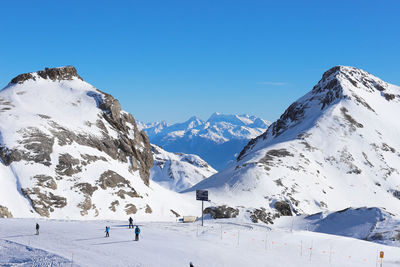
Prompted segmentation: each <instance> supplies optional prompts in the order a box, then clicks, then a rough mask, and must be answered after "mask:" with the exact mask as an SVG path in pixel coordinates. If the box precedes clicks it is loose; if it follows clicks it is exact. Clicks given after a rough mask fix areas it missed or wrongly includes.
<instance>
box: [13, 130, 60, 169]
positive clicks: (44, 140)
mask: <svg viewBox="0 0 400 267" xmlns="http://www.w3.org/2000/svg"><path fill="white" fill-rule="evenodd" d="M21 134H22V137H23V139H22V140H20V141H19V142H20V144H21V145H23V147H24V150H20V151H18V153H19V155H20V156H19V157H17V158H14V160H16V159H19V160H22V159H23V160H25V161H34V162H37V163H41V164H43V165H45V166H50V165H51V162H50V161H51V158H50V154H51V153H52V152H53V145H54V137H51V136H50V135H47V134H45V133H44V132H42V131H41V130H39V129H37V128H34V127H31V128H28V129H24V130H22V131H21ZM14 157H16V156H14ZM10 163H11V162H10Z"/></svg>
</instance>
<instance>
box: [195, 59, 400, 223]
mask: <svg viewBox="0 0 400 267" xmlns="http://www.w3.org/2000/svg"><path fill="white" fill-rule="evenodd" d="M399 103H400V88H399V87H397V86H395V85H391V84H388V83H386V82H384V81H382V80H380V79H379V78H377V77H375V76H373V75H371V74H369V73H367V72H365V71H363V70H359V69H356V68H353V67H343V66H338V67H334V68H332V69H330V70H328V71H327V72H326V73H325V74H324V75H323V77H322V79H321V81H320V82H319V83H318V84H317V85H316V86H315V87H314V88H313V89H312V91H311V92H309V93H308V94H306V95H305V96H303V97H302V98H300V99H299V100H297V101H296V102H294V103H293V104H292V105H291V106H290V107H289V108H288V109H287V110H286V111H285V112H284V114H283V115H282V116H281V117H280V119H279V120H277V121H276V122H274V123H273V124H272V125H271V126H270V127H269V128H268V130H267V131H266V132H265V133H264V134H262V135H260V136H259V137H257V138H255V139H253V140H252V141H250V142H249V143H248V145H247V146H246V147H245V148H244V149H243V150H242V152H241V153H240V155H239V157H238V160H237V163H236V164H233V165H232V166H230V167H228V168H227V169H225V170H223V171H221V172H219V173H218V174H216V175H213V176H211V177H210V178H208V179H206V180H204V181H202V182H200V183H199V184H197V185H196V186H194V187H193V188H191V189H190V190H195V189H205V188H207V189H209V190H210V191H211V193H210V194H212V195H213V196H214V197H213V200H214V201H215V202H216V203H225V204H230V205H236V206H241V205H244V206H246V207H254V208H263V209H264V213H265V214H268V212H270V213H271V214H270V215H268V216H272V214H274V213H276V211H277V209H276V208H277V206H276V203H281V202H280V201H283V202H285V203H287V204H288V205H289V206H290V210H291V211H292V212H293V213H296V214H312V213H316V212H320V211H327V210H330V211H333V210H342V209H344V208H348V207H363V206H367V207H383V208H385V209H386V210H387V211H389V212H391V213H394V214H397V215H399V214H400V205H399V204H400V200H399V195H400V193H399V190H400V173H399V169H398V167H397V166H399V164H400V154H399V151H400V141H399V139H398V134H399V132H400V124H399V123H398V122H397V121H396V120H395V119H394V117H393V114H398V113H399V112H400V104H399ZM265 208H266V210H265Z"/></svg>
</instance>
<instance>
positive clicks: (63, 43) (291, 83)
mask: <svg viewBox="0 0 400 267" xmlns="http://www.w3.org/2000/svg"><path fill="white" fill-rule="evenodd" d="M399 11H400V1H372V0H371V1H370V0H352V1H348V0H346V1H339V0H338V1H320V0H318V1H307V0H305V1H257V0H246V1H240V0H237V1H233V0H231V1H222V0H221V1H219V0H201V1H200V0H198V1H195V0H193V1H191V0H184V1H183V0H182V1H151V0H148V1H147V0H146V1H41V0H36V1H30V0H26V1H17V0H16V1H1V2H0V12H1V14H0V84H1V87H4V86H5V85H7V83H8V82H9V81H10V80H11V78H13V77H14V76H16V75H17V74H19V73H24V72H30V71H36V70H40V69H43V68H44V67H56V66H64V65H73V66H75V67H76V68H77V69H78V72H79V74H80V75H81V76H82V77H83V78H84V79H85V80H86V81H87V82H89V83H91V84H93V85H94V86H96V87H97V88H99V89H101V90H103V91H105V92H108V93H111V94H112V95H114V96H115V97H117V98H118V99H119V100H120V102H121V104H122V106H123V108H124V109H125V110H127V111H129V112H131V113H132V114H133V115H134V117H135V118H136V119H139V120H142V121H158V120H166V121H168V122H179V121H184V120H186V119H188V118H189V117H190V116H192V115H197V116H199V117H200V118H202V119H207V118H208V117H209V116H210V115H211V113H213V112H215V111H218V112H222V113H238V114H243V113H247V114H253V115H257V116H260V117H262V118H265V119H268V120H271V121H273V120H275V119H277V118H278V117H279V116H280V115H281V114H282V113H283V112H284V110H285V109H286V108H287V107H288V106H289V105H290V104H291V103H292V102H293V101H295V100H296V99H297V98H299V97H300V96H302V95H303V94H305V93H306V92H308V91H309V90H311V89H312V87H313V86H314V85H315V84H316V83H317V82H318V80H319V79H320V78H321V76H322V74H323V72H324V71H326V70H327V69H329V68H330V67H332V66H335V65H351V66H355V67H359V68H362V69H364V70H366V71H368V72H370V73H372V74H374V75H376V76H378V77H380V78H382V79H384V80H386V81H388V82H391V83H394V84H400V20H399V19H398V15H399Z"/></svg>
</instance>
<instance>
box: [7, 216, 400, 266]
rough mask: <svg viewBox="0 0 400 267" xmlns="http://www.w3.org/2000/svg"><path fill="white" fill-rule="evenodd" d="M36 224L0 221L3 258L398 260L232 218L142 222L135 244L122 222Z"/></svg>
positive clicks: (101, 262) (288, 262)
mask: <svg viewBox="0 0 400 267" xmlns="http://www.w3.org/2000/svg"><path fill="white" fill-rule="evenodd" d="M35 222H36V220H34V219H1V220H0V225H1V227H0V241H1V243H0V244H1V245H0V248H1V249H0V258H1V259H3V257H5V255H6V254H5V253H7V255H8V257H10V255H11V256H13V257H16V258H18V257H19V256H20V255H21V262H23V260H24V259H27V257H26V253H27V252H26V250H27V248H29V249H32V248H36V249H40V250H41V251H46V253H44V255H43V257H49V255H51V256H52V257H53V258H55V257H59V259H62V260H64V261H65V259H68V260H69V263H68V265H69V264H71V261H72V260H73V263H74V264H75V265H76V266H189V262H193V264H194V266H196V267H199V266H219V267H220V266H266V267H271V266H340V267H343V266H374V265H376V264H377V252H379V251H381V250H382V251H384V252H385V258H384V262H383V263H384V264H383V266H398V265H399V264H400V248H396V247H388V246H384V245H379V244H375V243H371V242H366V241H362V240H357V239H352V238H346V237H339V236H334V235H327V234H320V233H313V232H307V231H293V232H291V231H290V230H282V229H272V230H271V229H270V228H268V227H267V226H265V225H257V224H250V223H245V224H242V223H236V222H234V221H233V220H221V221H211V220H206V221H205V225H204V227H201V226H200V225H199V222H196V223H192V224H182V223H160V222H157V223H155V222H146V223H140V222H139V223H138V224H139V225H140V226H141V230H142V231H141V236H140V241H139V242H135V241H133V238H134V232H133V230H132V229H128V226H127V223H126V222H121V221H61V220H43V219H41V220H39V221H38V222H39V224H40V226H41V233H40V235H39V236H36V235H34V234H33V233H34V226H35ZM134 223H137V222H134ZM106 225H108V226H110V227H111V230H110V237H109V238H105V237H104V235H105V233H104V230H105V226H106ZM5 240H8V241H5ZM9 241H12V242H15V243H16V244H19V246H16V247H15V245H14V244H15V243H9ZM10 244H11V245H10ZM10 246H11V247H12V246H14V248H13V249H9V247H10ZM20 251H25V253H21V252H20ZM10 253H11V254H10ZM24 255H25V256H24ZM72 257H73V259H72ZM39 259H40V257H39ZM39 259H37V260H39ZM22 266H24V265H22ZM27 266H29V265H27ZM49 266H50V265H49Z"/></svg>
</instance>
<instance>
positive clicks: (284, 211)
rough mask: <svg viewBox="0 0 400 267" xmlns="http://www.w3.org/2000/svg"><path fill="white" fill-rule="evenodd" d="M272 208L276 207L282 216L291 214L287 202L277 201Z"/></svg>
mask: <svg viewBox="0 0 400 267" xmlns="http://www.w3.org/2000/svg"><path fill="white" fill-rule="evenodd" d="M274 208H275V209H277V210H278V211H279V213H280V214H281V215H282V216H292V210H291V209H290V205H289V203H287V202H284V201H277V202H275V204H274Z"/></svg>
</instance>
